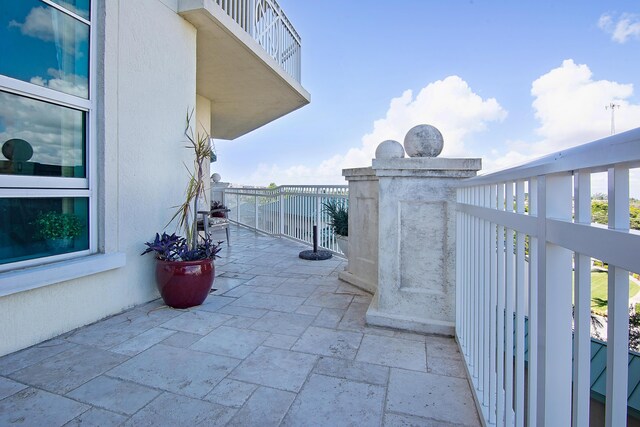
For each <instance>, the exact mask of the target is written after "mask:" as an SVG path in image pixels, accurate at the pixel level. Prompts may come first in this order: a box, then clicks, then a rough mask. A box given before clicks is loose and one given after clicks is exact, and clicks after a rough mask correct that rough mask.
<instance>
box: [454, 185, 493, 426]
mask: <svg viewBox="0 0 640 427" xmlns="http://www.w3.org/2000/svg"><path fill="white" fill-rule="evenodd" d="M489 208H491V209H494V210H497V209H498V191H497V187H496V185H495V184H494V185H491V194H490V198H489ZM497 239H498V226H497V224H496V223H495V222H494V221H492V222H491V227H490V236H489V252H490V261H489V262H490V266H491V269H490V270H491V271H490V275H491V277H490V279H489V280H490V285H489V288H490V297H489V298H490V299H489V305H488V307H489V328H490V329H489V423H490V424H494V423H496V398H497V393H498V388H501V387H502V384H498V382H497V381H498V380H497V367H496V364H497V360H496V351H497V341H496V335H497V331H496V324H497V318H496V317H497V313H496V310H497V307H498V254H497V250H498V246H497ZM465 240H466V239H465ZM458 243H459V242H458Z"/></svg>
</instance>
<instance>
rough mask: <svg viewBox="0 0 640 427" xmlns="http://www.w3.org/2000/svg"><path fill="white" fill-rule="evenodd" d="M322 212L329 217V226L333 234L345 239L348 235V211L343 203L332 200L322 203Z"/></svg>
mask: <svg viewBox="0 0 640 427" xmlns="http://www.w3.org/2000/svg"><path fill="white" fill-rule="evenodd" d="M322 206H324V212H325V213H326V214H327V215H329V225H330V226H331V228H333V232H334V233H336V234H338V235H340V236H345V237H347V236H348V235H349V209H348V208H347V206H346V204H345V203H339V202H338V200H336V199H333V200H329V201H328V202H324V203H322Z"/></svg>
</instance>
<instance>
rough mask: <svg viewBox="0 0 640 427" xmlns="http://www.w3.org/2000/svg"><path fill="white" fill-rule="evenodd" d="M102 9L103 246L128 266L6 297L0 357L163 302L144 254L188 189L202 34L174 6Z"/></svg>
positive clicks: (122, 3) (0, 305)
mask: <svg viewBox="0 0 640 427" xmlns="http://www.w3.org/2000/svg"><path fill="white" fill-rule="evenodd" d="M99 3H100V7H102V8H103V9H102V10H99V13H98V18H97V19H96V21H97V23H98V24H99V25H100V26H101V27H102V28H100V31H104V33H105V34H106V37H105V40H104V41H103V42H104V52H102V53H101V54H100V52H97V53H98V54H100V55H101V56H102V59H103V61H104V62H103V67H104V73H99V76H98V80H99V82H100V88H99V91H98V95H99V97H100V98H99V111H98V123H96V124H97V125H98V134H99V136H98V153H99V156H98V157H99V158H98V163H99V164H100V166H99V175H100V177H99V182H100V185H99V186H98V193H99V194H98V200H99V209H98V210H99V212H98V216H99V223H100V225H99V228H100V232H99V235H100V242H99V246H100V247H101V248H104V250H105V251H107V252H114V251H117V252H122V253H124V254H125V255H126V265H125V266H124V267H122V268H119V269H116V270H111V271H109V272H106V273H99V274H95V275H92V276H87V277H83V278H80V279H76V280H73V281H68V282H63V283H58V284H54V285H49V286H46V287H43V288H38V289H35V290H31V291H26V292H21V293H17V294H12V295H9V296H6V297H2V298H0V337H1V339H0V355H3V354H7V353H10V352H13V351H16V350H18V349H21V348H24V347H27V346H29V345H32V344H35V343H37V342H40V341H43V340H46V339H48V338H51V337H54V336H56V335H58V334H60V333H63V332H66V331H69V330H72V329H75V328H77V327H79V326H82V325H85V324H88V323H92V322H94V321H96V320H99V319H101V318H103V317H106V316H109V315H111V314H114V313H118V312H120V311H122V310H124V309H126V308H128V307H131V306H133V305H136V304H139V303H142V302H145V301H148V300H150V299H152V298H155V297H156V296H157V291H156V290H155V283H154V279H153V267H154V260H153V257H152V256H150V255H148V256H145V257H140V256H139V254H140V252H142V250H143V249H144V245H143V243H144V242H145V241H147V240H149V239H151V238H152V237H153V235H154V233H155V232H156V231H161V230H162V229H163V227H164V226H165V225H166V223H167V221H168V220H169V218H171V216H172V214H173V212H172V210H171V206H175V205H176V204H178V203H179V202H180V201H181V198H182V195H183V192H184V188H185V185H186V179H187V174H186V171H185V169H184V166H183V164H182V163H183V162H184V163H186V164H189V165H190V164H191V159H192V157H191V156H190V153H189V151H188V150H186V149H185V148H184V144H182V143H181V142H182V141H183V140H184V139H183V136H182V131H183V130H184V123H185V122H184V120H185V114H186V112H187V110H188V109H190V108H193V107H194V106H195V105H196V80H195V77H196V71H195V70H196V31H195V29H194V28H193V27H192V26H191V24H189V23H188V22H186V21H185V20H184V19H182V18H181V17H180V16H178V15H177V14H176V13H175V10H172V8H173V9H175V7H174V6H175V5H173V4H174V3H175V2H172V1H168V0H136V1H130V0H108V1H105V2H99ZM100 62H102V61H100ZM207 115H208V114H207Z"/></svg>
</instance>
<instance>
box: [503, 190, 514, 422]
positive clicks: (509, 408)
mask: <svg viewBox="0 0 640 427" xmlns="http://www.w3.org/2000/svg"><path fill="white" fill-rule="evenodd" d="M505 210H506V211H507V212H513V182H511V181H510V182H507V185H506V188H505ZM513 240H514V231H513V229H512V228H507V236H506V242H505V266H506V274H505V311H504V313H502V315H503V316H504V317H505V319H504V322H505V330H504V334H505V344H504V345H505V352H504V355H505V356H504V359H505V362H504V363H505V374H504V378H505V389H504V396H505V403H504V407H505V424H506V425H508V426H510V425H512V424H513V360H514V358H513V334H514V328H513V326H514V322H513V315H514V308H515V307H514V305H515V287H516V284H515V278H516V277H515V276H516V269H515V257H514V254H513V252H514V247H513Z"/></svg>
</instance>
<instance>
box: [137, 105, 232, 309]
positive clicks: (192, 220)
mask: <svg viewBox="0 0 640 427" xmlns="http://www.w3.org/2000/svg"><path fill="white" fill-rule="evenodd" d="M192 117H193V110H191V112H190V113H187V120H186V128H185V131H184V135H185V136H186V138H187V141H188V143H189V144H188V145H187V148H189V149H192V150H193V152H194V171H193V173H191V171H189V174H190V178H189V182H188V184H187V189H186V197H185V200H184V202H183V203H182V204H181V205H179V206H177V208H178V209H177V211H176V213H175V214H174V215H173V217H172V218H171V220H170V221H169V223H171V222H172V221H173V220H174V219H177V226H178V228H179V229H181V230H182V232H183V233H184V236H179V235H176V234H175V233H173V234H171V235H169V234H167V233H162V235H160V234H159V233H156V237H155V239H154V240H152V241H150V242H147V243H145V244H146V245H147V249H146V250H145V251H144V252H143V253H142V255H144V254H147V253H150V252H153V253H155V255H156V284H157V286H158V290H159V291H160V295H161V296H162V299H163V300H164V302H165V303H166V304H167V305H168V306H169V307H174V308H189V307H194V306H196V305H200V304H202V303H203V302H204V300H205V299H206V298H207V295H208V294H209V292H210V291H211V287H212V286H213V280H214V278H215V267H214V264H213V260H214V258H215V257H216V254H217V253H218V252H219V251H220V243H221V242H218V243H217V244H214V243H213V242H212V241H211V239H210V237H209V236H205V237H204V238H203V239H200V238H199V237H198V213H199V212H198V201H199V199H203V200H206V192H205V178H204V176H205V174H204V162H205V161H206V160H208V159H210V158H211V154H212V151H211V145H210V143H209V135H208V134H206V133H205V134H203V135H201V134H200V133H198V134H197V136H194V134H193V130H192V128H191V119H192ZM187 170H189V168H187ZM167 225H168V224H167Z"/></svg>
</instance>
